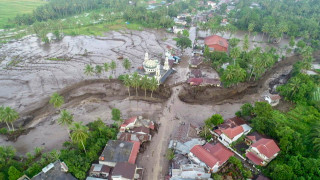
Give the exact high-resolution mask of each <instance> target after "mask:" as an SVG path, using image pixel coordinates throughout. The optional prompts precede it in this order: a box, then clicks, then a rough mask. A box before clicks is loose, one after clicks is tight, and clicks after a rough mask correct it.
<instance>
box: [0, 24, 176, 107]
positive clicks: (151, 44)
mask: <svg viewBox="0 0 320 180" xmlns="http://www.w3.org/2000/svg"><path fill="white" fill-rule="evenodd" d="M166 45H171V46H174V45H175V42H174V41H173V40H172V35H171V34H167V33H164V32H162V31H151V30H145V31H128V32H125V31H121V32H110V33H106V34H105V36H104V37H90V36H76V37H71V36H66V37H64V38H63V39H62V40H61V41H60V42H52V43H50V44H48V45H46V44H43V43H42V42H41V41H40V40H39V39H38V38H37V37H35V36H27V37H25V38H23V39H21V40H19V41H15V42H11V43H8V44H4V45H3V46H2V48H0V64H1V65H0V69H1V70H0V84H1V91H0V104H1V105H5V106H11V107H13V108H15V109H16V110H18V111H19V112H20V113H23V112H28V111H30V110H32V109H34V108H35V107H37V106H38V102H39V99H42V98H45V97H47V96H49V95H50V94H51V93H53V92H55V91H57V90H60V89H62V88H64V87H66V86H70V85H71V84H73V83H76V82H80V81H83V80H85V79H96V78H97V76H91V77H90V76H86V75H84V66H85V65H86V64H93V65H95V64H101V65H102V64H103V63H105V62H109V63H110V62H111V61H112V60H115V61H116V63H117V68H116V70H115V71H114V72H112V71H111V70H110V71H109V72H108V73H104V74H102V75H101V77H102V78H107V77H109V76H110V75H112V76H113V77H118V75H120V74H123V73H124V72H126V71H125V69H124V68H123V66H122V60H117V58H118V57H119V56H123V57H124V58H128V59H129V60H130V61H131V62H132V68H131V71H133V70H134V69H136V68H137V67H138V66H141V63H142V62H143V58H144V54H145V52H146V51H148V52H149V54H150V56H151V57H158V58H159V59H160V58H161V56H162V55H163V54H164V51H165V47H166ZM49 58H60V59H64V60H66V61H55V60H48V59H49ZM162 58H163V57H162ZM12 61H15V62H18V63H16V64H15V65H14V66H10V67H7V68H6V66H7V65H8V64H10V62H12ZM5 68H6V69H5Z"/></svg>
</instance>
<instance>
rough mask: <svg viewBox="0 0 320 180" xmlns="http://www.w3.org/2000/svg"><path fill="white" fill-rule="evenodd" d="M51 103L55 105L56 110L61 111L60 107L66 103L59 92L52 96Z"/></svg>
mask: <svg viewBox="0 0 320 180" xmlns="http://www.w3.org/2000/svg"><path fill="white" fill-rule="evenodd" d="M49 103H50V104H53V107H54V108H59V109H60V107H61V106H62V104H63V103H64V99H63V97H62V96H60V95H59V94H58V93H57V92H55V93H53V94H52V95H51V97H50V101H49Z"/></svg>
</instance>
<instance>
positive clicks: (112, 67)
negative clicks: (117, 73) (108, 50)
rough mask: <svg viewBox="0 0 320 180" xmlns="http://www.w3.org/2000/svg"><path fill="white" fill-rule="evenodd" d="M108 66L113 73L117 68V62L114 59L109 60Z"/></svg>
mask: <svg viewBox="0 0 320 180" xmlns="http://www.w3.org/2000/svg"><path fill="white" fill-rule="evenodd" d="M110 68H111V70H112V73H114V70H115V69H116V68H117V64H116V62H115V61H113V60H112V61H111V64H110Z"/></svg>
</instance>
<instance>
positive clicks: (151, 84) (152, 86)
mask: <svg viewBox="0 0 320 180" xmlns="http://www.w3.org/2000/svg"><path fill="white" fill-rule="evenodd" d="M158 86H159V84H158V81H157V79H156V78H155V77H152V79H151V80H150V81H149V88H150V90H151V97H152V94H153V91H155V90H157V89H158Z"/></svg>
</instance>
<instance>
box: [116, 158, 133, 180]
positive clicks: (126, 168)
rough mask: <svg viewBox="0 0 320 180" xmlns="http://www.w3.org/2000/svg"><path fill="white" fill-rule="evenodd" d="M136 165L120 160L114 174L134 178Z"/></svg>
mask: <svg viewBox="0 0 320 180" xmlns="http://www.w3.org/2000/svg"><path fill="white" fill-rule="evenodd" d="M135 171H136V165H135V164H131V163H128V162H118V163H117V164H116V166H115V167H114V169H113V172H112V176H122V177H123V178H127V179H133V178H134V174H135Z"/></svg>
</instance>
